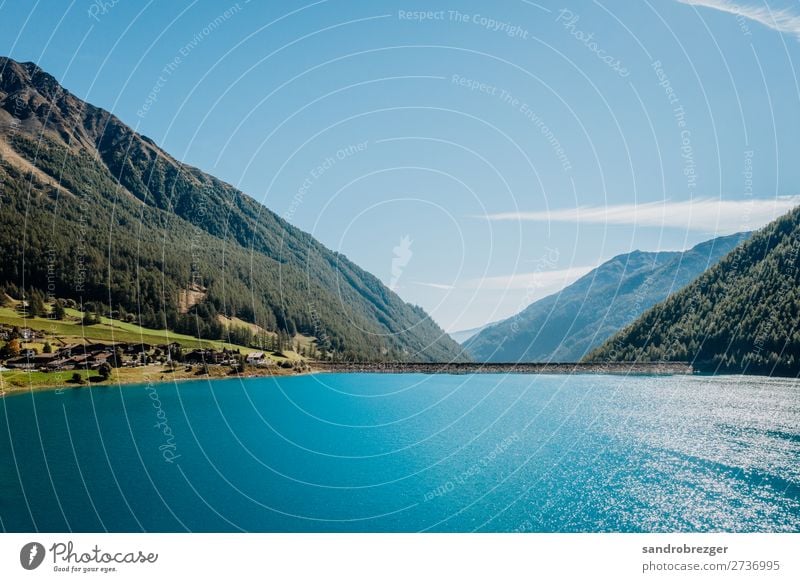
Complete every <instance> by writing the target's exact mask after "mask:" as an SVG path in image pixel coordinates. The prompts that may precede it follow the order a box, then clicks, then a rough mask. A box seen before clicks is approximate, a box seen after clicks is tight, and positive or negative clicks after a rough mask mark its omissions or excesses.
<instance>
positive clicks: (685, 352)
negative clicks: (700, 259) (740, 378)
mask: <svg viewBox="0 0 800 582" xmlns="http://www.w3.org/2000/svg"><path fill="white" fill-rule="evenodd" d="M799 255H800V208H795V209H794V210H792V211H791V212H789V213H788V214H786V215H784V216H782V217H781V218H779V219H777V220H775V221H773V222H771V223H770V224H768V225H767V226H766V227H764V228H763V229H762V230H760V231H758V232H757V233H756V234H754V235H753V236H752V238H750V239H749V240H748V241H746V242H745V243H744V244H742V245H741V246H739V247H738V248H736V249H735V250H734V251H733V252H732V253H730V254H729V255H728V256H726V257H725V258H724V259H723V260H722V261H720V263H719V264H718V265H717V266H716V267H714V268H712V269H710V270H709V271H708V272H706V273H705V274H703V275H702V276H701V277H699V278H698V279H697V280H696V281H694V282H693V283H692V284H691V285H689V286H687V287H686V288H685V289H683V290H682V291H680V292H679V293H676V294H675V295H673V296H672V297H670V298H669V299H667V300H666V301H664V302H663V303H659V304H658V305H656V306H655V307H653V308H652V309H650V310H649V311H647V312H646V313H645V314H643V315H642V317H640V318H639V319H638V320H637V321H636V322H634V323H633V324H632V325H630V326H629V327H627V328H625V329H624V330H622V331H621V332H620V333H618V334H617V335H615V336H614V337H612V338H611V339H609V340H608V341H607V342H606V343H605V344H603V345H602V346H601V347H600V348H599V349H597V350H596V351H594V352H593V353H592V354H591V355H590V356H589V358H588V359H589V360H595V361H600V360H616V361H625V360H640V361H654V360H678V361H680V360H684V361H690V362H692V363H693V364H694V365H695V367H696V368H698V369H700V370H703V371H709V372H737V373H738V372H743V373H758V374H779V375H788V376H796V375H797V374H798V373H800V269H799V268H800V263H799V262H798V256H799Z"/></svg>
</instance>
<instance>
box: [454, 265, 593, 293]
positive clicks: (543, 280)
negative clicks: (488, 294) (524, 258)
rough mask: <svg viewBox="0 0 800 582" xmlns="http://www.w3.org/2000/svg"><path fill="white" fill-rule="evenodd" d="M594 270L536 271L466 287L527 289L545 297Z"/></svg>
mask: <svg viewBox="0 0 800 582" xmlns="http://www.w3.org/2000/svg"><path fill="white" fill-rule="evenodd" d="M592 269H594V266H582V267H570V268H568V269H558V270H554V271H535V272H533V273H514V274H512V275H500V276H497V277H484V278H482V279H472V280H471V281H468V282H467V284H466V286H467V287H470V288H473V289H481V290H487V291H488V290H491V291H507V290H515V289H526V290H529V291H531V292H534V291H538V293H536V295H537V296H543V295H542V293H544V294H547V293H548V292H553V291H558V290H559V289H562V288H564V287H566V286H567V285H569V284H570V283H573V282H575V281H577V280H578V279H580V278H581V277H582V276H583V275H585V274H586V273H588V272H589V271H591V270H592Z"/></svg>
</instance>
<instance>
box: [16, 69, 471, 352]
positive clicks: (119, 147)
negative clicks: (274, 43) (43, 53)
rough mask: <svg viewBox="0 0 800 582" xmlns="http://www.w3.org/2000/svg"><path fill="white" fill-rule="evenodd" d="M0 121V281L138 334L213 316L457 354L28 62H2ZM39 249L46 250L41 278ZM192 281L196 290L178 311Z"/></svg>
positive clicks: (310, 241)
mask: <svg viewBox="0 0 800 582" xmlns="http://www.w3.org/2000/svg"><path fill="white" fill-rule="evenodd" d="M0 126H1V127H0V144H2V147H1V148H0V157H1V158H2V162H3V163H2V166H0V180H1V181H2V182H1V183H2V184H3V192H2V195H3V205H2V207H0V222H2V223H3V226H4V230H6V233H7V234H6V236H4V237H2V240H0V242H1V243H2V247H0V248H2V249H3V250H4V253H3V254H4V255H5V256H4V257H3V258H2V266H3V275H4V277H3V280H0V283H5V284H10V285H16V286H21V287H24V288H25V289H27V288H28V287H34V288H38V289H46V288H48V287H51V286H52V287H53V292H54V293H55V294H56V295H58V296H59V297H62V296H63V297H73V298H80V299H81V300H82V301H86V302H91V303H93V304H95V306H96V307H97V306H98V305H99V307H98V309H106V310H109V311H119V310H120V309H122V310H124V311H127V312H128V313H135V314H136V316H137V318H138V319H139V322H140V323H142V324H143V325H145V326H147V327H153V326H158V327H168V328H170V329H173V328H176V329H181V330H182V331H185V330H186V329H189V328H193V329H194V331H195V332H196V333H197V334H199V335H214V334H217V333H224V331H220V329H219V327H218V323H215V322H216V321H217V319H218V315H220V314H222V315H224V316H226V317H239V318H241V319H243V320H245V321H247V322H250V323H254V324H257V325H259V326H261V327H263V328H265V329H269V330H275V331H285V332H286V333H289V334H293V333H296V332H303V333H305V334H308V335H314V336H315V337H318V338H322V339H320V342H321V343H323V344H325V347H324V349H325V351H327V352H334V353H336V354H338V355H339V356H341V357H349V358H366V359H396V360H404V359H415V360H430V359H441V360H450V359H453V358H461V357H462V355H461V351H460V348H459V347H458V345H457V344H456V343H455V342H453V341H452V340H451V339H450V338H449V337H448V336H447V335H446V334H445V333H444V332H443V331H442V330H441V328H439V326H438V325H436V324H435V322H433V321H432V320H431V319H430V317H429V316H428V315H427V314H426V313H425V312H424V311H423V310H422V309H421V308H420V307H418V306H413V305H410V304H406V303H405V302H403V301H402V299H400V298H399V297H398V296H397V295H396V294H395V293H394V292H392V291H391V290H389V289H388V288H387V287H386V286H385V285H383V283H381V282H380V281H379V280H378V279H377V278H376V277H375V276H373V275H371V274H369V273H367V272H366V271H364V270H363V269H360V268H359V267H358V266H357V265H355V264H354V263H352V262H351V261H349V260H348V259H347V257H345V256H344V255H342V254H340V253H336V252H334V251H331V250H329V249H327V248H325V247H324V245H322V244H321V243H319V242H318V241H317V240H316V239H314V238H313V237H312V236H311V235H309V234H307V233H305V232H303V231H301V230H299V229H297V228H296V227H294V226H293V225H291V224H290V223H289V222H287V221H286V220H284V219H283V218H281V217H280V216H278V215H277V214H275V213H274V212H273V211H271V210H269V209H268V208H266V207H264V206H263V205H261V204H259V203H258V202H257V201H255V200H254V199H253V198H251V197H249V196H247V195H246V194H245V193H243V192H241V191H239V190H238V189H236V188H234V187H233V186H231V185H230V184H227V183H225V182H224V181H222V180H219V179H218V178H216V177H214V176H212V175H210V174H207V173H205V172H203V171H202V170H200V169H198V168H195V167H192V166H189V165H187V164H184V163H182V162H179V161H177V160H176V159H175V158H173V157H172V156H170V155H169V154H168V153H167V152H166V151H164V150H162V149H161V148H160V147H158V146H157V145H156V144H155V142H154V141H153V140H152V139H150V138H147V137H145V136H142V135H139V134H138V133H136V132H135V131H134V130H133V129H131V128H130V127H129V126H127V125H126V124H125V123H124V122H122V121H121V120H120V119H119V118H118V117H116V116H115V115H113V114H111V113H110V112H108V111H105V110H103V109H101V108H98V107H95V106H93V105H91V104H89V103H86V102H84V101H82V100H81V99H79V98H78V97H76V96H74V95H72V94H71V93H70V92H69V91H67V90H66V89H64V88H63V87H61V85H60V84H59V83H58V81H56V79H55V78H54V77H52V76H51V75H49V74H48V73H46V72H44V71H43V70H42V69H40V68H39V67H38V66H36V65H35V64H33V63H17V62H16V61H14V60H12V59H8V58H6V57H0ZM87 209H88V210H90V211H91V212H86V210H87ZM15 224H26V225H27V227H28V228H26V231H25V232H23V233H22V236H21V237H17V236H11V235H9V234H8V233H10V232H14V233H15V234H16V235H19V234H20V233H19V227H18V226H17V227H16V228H15V227H14V225H15ZM48 230H49V234H48ZM103 231H105V233H106V236H102V235H101V232H103ZM76 235H78V236H76ZM159 241H160V244H159ZM78 243H80V244H78ZM98 248H99V249H103V251H104V252H98ZM46 253H51V255H47V254H46ZM45 256H52V257H53V258H54V260H53V261H52V262H53V263H55V267H56V268H54V269H51V271H53V272H51V273H50V275H48V269H47V266H48V265H46V264H44V263H45V262H47V261H46V260H45V259H44V257H45ZM77 257H82V259H81V261H82V262H81V264H78V263H79V261H77V260H76V259H77ZM78 272H82V273H83V274H84V275H86V278H87V280H86V281H84V282H83V283H85V284H79V283H80V281H78V277H77V275H76V273H78ZM159 275H160V276H159ZM48 277H50V278H51V279H52V281H50V280H49V279H48ZM102 279H105V281H102ZM192 285H199V286H200V287H202V288H203V289H205V290H206V292H205V293H206V297H205V299H204V300H203V301H202V302H201V303H199V304H198V305H194V306H192V308H191V312H190V313H188V314H180V313H179V311H180V310H179V308H178V307H179V304H180V303H181V299H180V297H181V291H186V290H188V289H189V288H190V287H191V286H192Z"/></svg>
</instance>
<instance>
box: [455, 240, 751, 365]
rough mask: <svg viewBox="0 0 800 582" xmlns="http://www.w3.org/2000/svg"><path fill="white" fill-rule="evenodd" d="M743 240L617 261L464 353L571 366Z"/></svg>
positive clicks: (484, 334)
mask: <svg viewBox="0 0 800 582" xmlns="http://www.w3.org/2000/svg"><path fill="white" fill-rule="evenodd" d="M747 236H749V235H748V234H735V235H730V236H724V237H719V238H715V239H713V240H710V241H706V242H703V243H700V244H698V245H696V246H695V247H693V248H691V249H689V250H688V251H685V252H642V251H634V252H632V253H627V254H624V255H619V256H617V257H614V258H613V259H611V260H610V261H607V262H605V263H603V264H602V265H600V266H599V267H597V268H596V269H594V270H593V271H591V272H589V273H587V274H586V275H584V276H583V277H581V278H580V279H578V280H577V281H576V282H575V283H573V284H571V285H569V286H567V287H566V288H564V289H562V290H561V291H560V292H559V293H556V294H553V295H550V296H548V297H545V298H543V299H541V300H539V301H536V302H534V303H532V304H531V305H529V306H528V307H527V308H526V309H524V310H523V311H521V312H520V313H518V314H517V315H515V316H513V317H511V318H509V319H507V320H504V321H501V322H499V323H497V324H494V325H492V326H489V327H487V328H486V329H484V330H482V331H481V332H480V333H478V334H477V335H476V336H475V337H472V338H470V339H469V340H467V341H466V342H465V343H464V347H465V348H466V349H467V350H468V351H469V353H470V354H471V355H472V357H473V358H474V359H476V360H478V361H486V362H549V361H553V362H577V361H578V360H580V359H581V358H583V357H584V356H585V355H586V354H588V353H589V352H590V351H591V350H592V349H594V348H595V347H597V346H599V345H600V344H601V343H602V342H603V341H605V340H606V339H607V338H609V337H610V336H611V335H613V334H614V333H616V332H617V331H619V330H620V329H621V328H623V327H624V326H625V325H627V324H629V323H631V322H632V321H634V320H635V319H636V318H637V317H638V316H639V315H641V314H642V313H643V312H644V311H645V310H646V309H648V308H650V307H652V306H653V305H655V304H656V303H658V302H659V301H662V300H664V299H665V298H666V297H668V296H669V295H670V294H671V293H674V292H675V291H677V290H679V289H681V288H682V287H684V286H685V285H687V284H688V283H689V282H690V281H692V280H693V279H695V278H696V277H697V276H698V275H700V274H701V273H703V272H704V271H705V270H706V269H707V268H708V267H709V266H711V265H714V264H716V263H717V261H719V260H720V259H721V258H722V257H724V256H725V255H726V254H727V253H728V252H730V251H731V250H732V249H733V248H734V247H735V246H736V245H738V244H739V243H740V242H741V241H743V240H745V239H746V238H747Z"/></svg>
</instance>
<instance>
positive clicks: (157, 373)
mask: <svg viewBox="0 0 800 582" xmlns="http://www.w3.org/2000/svg"><path fill="white" fill-rule="evenodd" d="M146 368H147V369H146ZM150 368H152V369H150ZM156 368H157V369H156ZM227 370H228V369H227V368H224V367H219V368H215V367H213V366H212V367H209V372H210V373H208V374H196V373H192V374H189V373H186V372H184V371H177V370H168V369H161V367H160V366H152V367H142V368H117V369H114V370H113V371H112V375H111V376H110V377H109V379H108V380H105V381H98V380H96V378H98V376H92V377H91V378H92V379H91V380H89V381H88V382H84V383H82V384H77V383H73V382H71V381H63V380H62V381H61V382H59V383H56V381H57V379H58V376H56V374H57V373H55V372H51V373H48V376H50V375H51V374H52V375H53V376H54V378H53V380H52V381H48V380H49V378H47V379H41V381H39V382H35V381H29V382H27V383H19V382H12V383H9V382H8V380H6V379H5V378H3V377H2V375H0V379H2V382H0V398H5V397H8V396H14V395H18V394H26V393H30V392H38V391H55V390H80V389H86V388H103V387H106V388H108V387H112V386H118V387H123V386H130V385H137V384H138V385H148V384H168V383H178V382H185V381H190V380H233V379H240V380H241V379H249V378H267V377H281V378H289V377H293V376H308V375H312V374H325V373H333V374H336V373H339V374H342V373H345V374H429V375H436V374H447V375H467V374H528V375H540V374H546V375H587V374H605V375H619V376H677V375H692V374H693V373H694V370H693V369H692V367H691V366H690V365H688V364H685V363H674V362H667V363H655V364H653V363H641V364H630V363H624V364H620V363H605V364H597V363H588V364H587V363H569V364H529V363H523V364H494V363H491V364H476V363H410V362H408V363H406V362H392V363H370V362H325V363H321V362H315V363H314V364H313V365H310V368H309V369H308V370H303V371H297V370H293V369H283V368H277V369H275V368H272V367H270V368H263V369H260V368H251V369H248V371H247V372H246V373H244V374H230V373H228V372H227ZM34 373H35V372H15V374H17V375H20V377H21V378H23V379H27V378H26V376H25V374H34ZM38 378H42V377H41V376H38Z"/></svg>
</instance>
